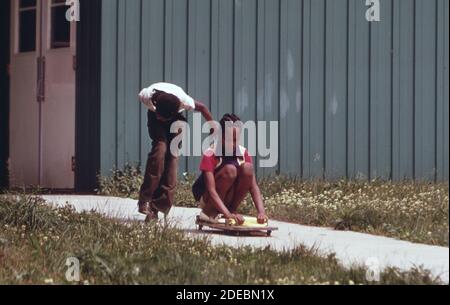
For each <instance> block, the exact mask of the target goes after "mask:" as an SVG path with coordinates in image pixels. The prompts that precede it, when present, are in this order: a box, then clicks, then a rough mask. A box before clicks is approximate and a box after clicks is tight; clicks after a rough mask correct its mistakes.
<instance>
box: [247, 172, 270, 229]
mask: <svg viewBox="0 0 450 305" xmlns="http://www.w3.org/2000/svg"><path fill="white" fill-rule="evenodd" d="M250 194H251V195H252V199H253V203H254V204H255V208H256V210H257V211H258V223H260V224H264V223H266V222H267V220H268V218H267V216H266V211H265V209H264V203H263V199H262V195H261V190H260V189H259V186H258V182H257V181H256V177H255V176H253V182H252V186H251V187H250Z"/></svg>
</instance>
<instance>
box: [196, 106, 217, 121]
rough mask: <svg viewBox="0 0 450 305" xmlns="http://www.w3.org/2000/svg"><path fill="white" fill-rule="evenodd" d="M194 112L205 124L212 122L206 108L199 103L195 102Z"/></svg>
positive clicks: (211, 117)
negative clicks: (199, 115)
mask: <svg viewBox="0 0 450 305" xmlns="http://www.w3.org/2000/svg"><path fill="white" fill-rule="evenodd" d="M195 111H198V112H200V113H201V114H202V116H203V117H204V118H205V120H206V121H207V122H211V121H213V120H214V119H213V116H212V114H211V112H210V111H209V109H208V107H206V106H205V104H203V103H201V102H197V101H195Z"/></svg>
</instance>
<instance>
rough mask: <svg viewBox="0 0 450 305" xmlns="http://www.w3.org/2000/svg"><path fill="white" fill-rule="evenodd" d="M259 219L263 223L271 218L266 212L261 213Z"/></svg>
mask: <svg viewBox="0 0 450 305" xmlns="http://www.w3.org/2000/svg"><path fill="white" fill-rule="evenodd" d="M257 219H258V223H259V224H261V225H263V224H265V223H267V222H268V221H269V218H268V217H267V216H266V214H264V213H259V214H258V217H257Z"/></svg>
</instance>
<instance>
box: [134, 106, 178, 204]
mask: <svg viewBox="0 0 450 305" xmlns="http://www.w3.org/2000/svg"><path fill="white" fill-rule="evenodd" d="M176 121H184V122H185V121H186V119H185V118H184V117H183V116H182V115H181V114H179V115H178V116H177V117H176V118H174V119H173V120H171V121H168V122H161V121H158V120H157V119H156V114H155V113H154V112H152V111H149V112H148V124H147V125H148V133H149V135H150V138H151V139H152V150H151V152H150V153H149V154H148V158H147V166H146V168H145V176H144V183H143V184H142V186H141V190H140V194H139V203H140V204H144V203H146V202H153V204H154V205H155V206H156V207H157V209H158V210H159V211H162V212H167V211H169V210H170V208H171V207H172V206H173V203H174V196H175V188H176V185H177V169H178V157H176V156H174V155H172V153H171V152H170V143H171V141H172V140H173V138H175V137H176V136H177V134H172V133H170V126H171V125H172V123H174V122H176Z"/></svg>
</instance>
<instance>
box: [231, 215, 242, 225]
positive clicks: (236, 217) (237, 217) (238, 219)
mask: <svg viewBox="0 0 450 305" xmlns="http://www.w3.org/2000/svg"><path fill="white" fill-rule="evenodd" d="M227 218H228V219H233V220H234V221H236V224H237V225H239V226H240V225H243V224H244V222H245V219H244V217H242V215H239V214H230V216H229V217H227Z"/></svg>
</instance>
